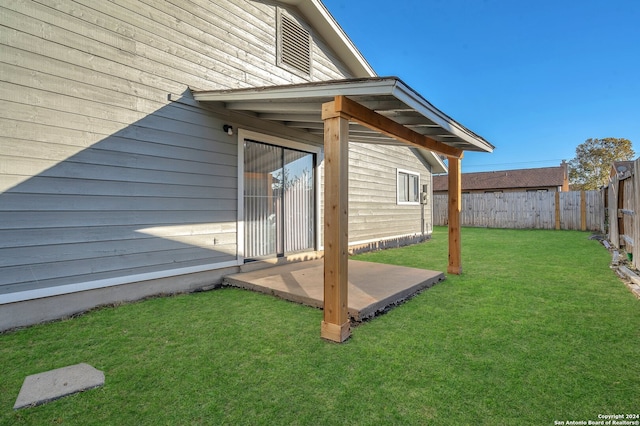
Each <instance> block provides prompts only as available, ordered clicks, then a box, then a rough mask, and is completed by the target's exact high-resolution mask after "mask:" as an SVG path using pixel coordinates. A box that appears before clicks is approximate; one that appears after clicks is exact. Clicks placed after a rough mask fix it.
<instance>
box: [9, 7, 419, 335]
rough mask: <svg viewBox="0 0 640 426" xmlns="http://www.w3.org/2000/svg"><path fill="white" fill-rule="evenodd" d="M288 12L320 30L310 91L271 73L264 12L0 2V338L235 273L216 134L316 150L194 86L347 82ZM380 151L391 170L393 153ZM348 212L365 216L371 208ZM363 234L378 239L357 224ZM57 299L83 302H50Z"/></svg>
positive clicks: (229, 171)
mask: <svg viewBox="0 0 640 426" xmlns="http://www.w3.org/2000/svg"><path fill="white" fill-rule="evenodd" d="M283 10H285V9H283ZM286 11H287V12H285V13H289V14H290V16H292V17H294V18H295V19H297V20H298V21H299V23H300V24H301V25H303V26H306V28H307V29H308V30H309V31H310V32H311V34H312V40H313V42H312V52H313V67H312V72H311V75H310V76H309V77H308V78H306V79H305V78H303V77H301V76H300V75H298V74H296V73H292V72H289V71H288V70H286V69H283V68H281V67H278V66H277V64H276V62H277V61H276V49H275V46H276V18H277V13H278V6H276V3H274V2H271V1H249V0H218V1H216V2H211V1H208V0H193V1H190V2H182V1H177V0H175V1H162V2H158V1H153V0H135V1H134V0H119V1H115V2H111V1H109V2H106V1H101V0H100V1H99V0H83V1H78V2H53V3H52V2H49V1H44V0H42V1H40V0H36V1H30V2H11V3H8V4H2V5H0V12H1V13H0V50H1V51H2V55H0V330H1V329H6V328H11V327H16V326H20V325H25V324H27V323H32V322H34V321H41V320H46V319H53V318H57V317H60V316H61V315H66V314H71V313H74V312H77V311H79V310H84V309H87V308H88V307H91V306H95V305H98V304H104V303H113V302H117V301H121V300H129V299H131V298H138V297H143V296H144V295H150V294H155V293H160V292H175V291H184V290H190V289H196V288H201V287H203V286H207V285H211V284H214V283H216V282H219V281H220V275H221V272H220V271H224V270H227V269H228V270H229V271H231V270H233V269H234V268H235V269H237V267H238V246H237V238H238V228H237V227H238V222H237V219H238V217H237V216H238V194H237V193H238V174H239V164H238V148H237V140H238V139H237V135H234V136H229V135H227V134H226V133H224V132H223V131H222V126H223V124H227V123H228V124H232V125H233V126H234V128H244V129H248V130H251V131H255V132H263V133H265V134H271V135H276V136H279V137H282V138H288V139H291V140H295V141H298V142H302V143H309V144H316V145H318V144H321V141H319V140H318V138H317V137H312V136H310V135H308V134H302V133H300V132H296V131H295V130H291V129H286V128H284V127H280V126H277V125H274V124H266V123H261V122H260V120H257V119H255V118H251V117H246V116H243V115H238V114H234V113H232V112H229V111H225V110H220V109H216V108H203V107H200V106H199V105H198V104H197V103H195V102H192V101H188V98H189V93H190V92H189V88H192V89H226V88H241V87H254V86H265V85H279V84H290V83H302V82H305V81H320V80H331V79H340V78H345V77H349V76H350V75H349V72H348V71H347V68H346V66H345V65H343V64H342V63H341V61H340V60H339V59H338V58H337V57H336V56H335V55H334V54H333V53H332V52H331V51H330V49H329V48H328V47H327V46H326V45H325V44H324V42H323V41H322V40H321V39H320V38H319V37H318V36H317V35H315V34H314V33H313V29H312V28H310V27H309V26H308V25H307V24H306V23H305V22H304V20H303V19H302V17H301V16H300V15H299V14H297V12H296V10H295V9H290V8H286ZM181 97H182V98H184V99H187V101H184V102H181V101H174V99H180V98H181ZM376 149H377V151H375V152H376V154H375V155H376V156H377V158H385V156H384V154H382V153H381V152H380V151H385V150H386V149H387V148H386V147H383V148H376ZM399 149H401V150H404V152H405V153H407V152H409V150H408V149H407V148H399ZM364 151H365V150H363V149H362V148H358V149H357V150H356V152H355V153H354V156H353V157H354V161H355V162H356V163H357V161H358V157H359V156H363V155H364V154H363V152H364ZM372 152H373V151H372ZM372 155H373V154H372ZM364 168H366V167H364ZM356 170H357V167H356ZM362 173H364V172H354V176H355V177H356V178H357V177H358V176H359V175H360V174H362ZM426 176H427V175H426V173H425V177H426ZM385 179H386V176H385ZM392 182H393V183H395V180H393V181H392ZM354 191H355V192H354V197H358V192H357V191H356V184H354ZM361 197H364V195H361ZM354 209H355V210H354V212H360V213H361V217H362V216H365V215H366V202H365V201H364V200H358V201H356V204H355V205H354ZM369 211H370V212H373V208H372V207H371V208H369ZM360 213H358V214H360ZM372 216H379V215H378V214H377V212H376V213H375V214H373V213H372ZM409 222H410V221H407V223H409ZM411 226H414V227H415V224H412V225H411ZM417 228H418V229H419V226H418V227H417ZM354 230H355V232H358V234H357V235H358V238H368V237H370V236H368V235H366V234H367V233H366V231H365V230H364V228H362V229H359V228H358V221H357V220H355V221H354ZM397 231H398V232H401V231H402V232H403V233H405V230H404V229H400V228H398V229H397ZM375 235H381V236H382V235H386V233H385V232H377V233H376V234H375ZM208 272H210V273H208ZM171 276H174V277H178V276H179V277H180V279H174V280H167V277H171ZM132 283H142V284H140V285H138V286H137V287H135V286H133V287H132V285H133V284H132ZM114 286H117V287H114ZM143 288H144V291H143V290H141V289H143ZM97 289H102V290H99V291H98V290H97ZM104 289H110V290H109V291H106V290H104ZM127 289H129V290H127ZM89 290H92V291H95V293H93V294H94V295H93V296H91V294H89V293H88V291H89ZM77 292H83V293H82V295H78V293H77ZM60 294H62V295H64V294H75V296H73V298H68V299H60V300H59V301H58V302H56V301H55V300H53V299H52V297H54V296H55V297H61V296H59V295H60ZM42 297H47V298H48V299H47V301H46V303H44V302H42V301H41V302H39V303H41V304H42V303H44V304H42V306H46V308H42V309H40V308H37V309H39V310H40V312H39V313H38V315H36V316H35V317H33V318H31V319H29V318H27V317H26V316H25V314H24V312H25V306H23V305H22V303H24V301H26V300H31V299H37V298H42ZM56 300H57V299H56ZM65 300H66V301H65ZM80 301H81V302H80ZM31 310H33V309H31ZM19 313H21V314H20V315H18V314H19Z"/></svg>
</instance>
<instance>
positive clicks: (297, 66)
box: [277, 9, 311, 77]
mask: <svg viewBox="0 0 640 426" xmlns="http://www.w3.org/2000/svg"><path fill="white" fill-rule="evenodd" d="M278 12H279V13H278V52H277V53H278V54H277V58H278V59H277V61H278V62H277V63H278V66H280V67H283V68H286V69H287V70H289V71H292V72H295V73H296V74H298V75H301V76H304V77H308V76H309V75H310V74H311V35H310V34H309V32H308V31H307V30H306V29H304V28H303V27H302V26H301V25H300V24H298V22H297V21H296V20H295V19H293V18H292V17H291V16H289V15H287V13H286V12H284V11H283V10H281V9H278Z"/></svg>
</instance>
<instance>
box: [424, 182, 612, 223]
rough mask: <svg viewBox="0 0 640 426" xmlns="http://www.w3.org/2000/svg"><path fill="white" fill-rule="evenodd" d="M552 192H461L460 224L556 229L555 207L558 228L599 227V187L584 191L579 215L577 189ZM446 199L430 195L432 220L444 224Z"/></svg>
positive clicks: (601, 205)
mask: <svg viewBox="0 0 640 426" xmlns="http://www.w3.org/2000/svg"><path fill="white" fill-rule="evenodd" d="M558 195H559V197H558V199H559V206H558V207H559V208H558V209H556V193H555V192H504V193H486V194H462V215H461V216H462V217H461V225H462V226H473V227H487V228H512V229H555V227H556V211H558V212H559V214H560V217H559V223H560V229H571V230H580V229H581V228H582V225H583V224H586V229H587V230H589V231H602V230H603V229H602V225H603V223H604V219H603V218H604V205H603V202H602V197H601V194H600V192H599V191H585V195H584V206H583V209H584V214H585V215H586V217H585V218H584V219H583V218H582V215H581V203H582V202H581V193H580V191H570V192H561V193H559V194H558ZM447 199H448V196H447V195H446V194H445V195H440V194H438V195H434V196H433V216H432V217H433V224H434V225H438V226H443V225H444V226H446V225H447V224H448V217H447V214H448V213H447Z"/></svg>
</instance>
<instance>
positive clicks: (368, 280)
mask: <svg viewBox="0 0 640 426" xmlns="http://www.w3.org/2000/svg"><path fill="white" fill-rule="evenodd" d="M323 276H324V260H323V259H318V260H311V261H307V262H298V263H290V264H286V265H280V266H274V267H270V268H266V269H260V270H256V271H251V272H241V273H239V274H233V275H228V276H226V277H225V280H224V282H225V284H226V285H230V286H233V287H240V288H245V289H249V290H254V291H259V292H262V293H267V294H273V295H275V296H278V297H281V298H283V299H286V300H290V301H293V302H297V303H301V304H304V305H308V306H313V307H316V308H322V307H323V298H324V282H323ZM444 279H445V275H444V273H442V272H438V271H429V270H425V269H417V268H407V267H404V266H395V265H385V264H381V263H372V262H362V261H358V260H349V287H348V290H347V291H348V295H349V296H348V297H349V316H350V317H351V319H352V320H353V321H356V322H358V321H362V320H365V319H367V318H370V317H373V316H375V315H376V314H377V313H380V312H384V311H386V310H387V309H389V308H390V307H392V306H394V305H397V304H398V303H400V302H402V301H404V300H406V299H407V298H409V297H411V296H413V295H414V294H416V293H418V292H419V291H421V290H423V289H425V288H428V287H431V286H433V285H434V284H437V283H438V282H440V281H442V280H444Z"/></svg>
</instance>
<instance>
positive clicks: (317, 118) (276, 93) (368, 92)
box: [193, 77, 494, 152]
mask: <svg viewBox="0 0 640 426" xmlns="http://www.w3.org/2000/svg"><path fill="white" fill-rule="evenodd" d="M340 95H342V96H346V97H348V98H349V99H351V100H353V101H355V102H357V103H359V104H361V105H363V106H365V107H367V108H369V109H370V110H373V111H375V112H377V113H378V114H381V115H383V116H385V117H387V118H389V119H391V120H393V121H395V122H397V123H399V124H402V125H403V126H405V127H407V128H409V129H411V130H413V131H414V132H417V133H420V134H422V135H425V136H428V137H429V138H431V139H433V140H436V141H438V142H441V143H443V144H445V145H448V146H451V147H454V148H457V149H460V150H463V151H480V152H492V151H493V149H494V146H493V145H491V144H490V143H489V142H487V141H486V140H485V139H484V138H482V137H481V136H479V135H477V134H475V133H474V132H472V131H471V130H469V129H467V128H466V127H464V126H463V125H461V124H460V123H458V122H456V121H455V120H453V119H452V118H451V117H449V116H448V115H446V114H445V113H443V112H442V111H440V110H439V109H437V108H436V107H434V106H433V105H432V104H431V103H429V102H428V101H427V100H426V99H425V98H423V97H422V96H421V95H420V94H419V93H418V92H416V91H415V90H413V89H412V88H411V87H409V86H407V85H406V84H405V83H404V82H403V81H401V80H400V79H399V78H397V77H373V78H362V79H347V80H334V81H322V82H313V83H303V84H292V85H283V86H268V87H259V88H247V89H231V90H211V91H194V92H193V97H194V98H195V99H196V100H197V101H199V102H212V103H214V104H216V105H218V106H220V107H223V108H225V109H228V110H234V111H242V112H245V113H248V114H250V115H252V116H256V117H258V118H261V119H263V120H271V121H275V122H279V123H281V124H284V125H286V126H290V127H292V128H297V129H301V130H305V131H307V132H309V133H311V134H316V135H318V136H320V137H322V135H324V122H323V120H322V104H323V103H325V102H330V101H332V100H333V99H334V98H335V96H340ZM349 140H350V141H351V142H360V143H375V144H387V145H403V146H406V145H407V144H406V143H405V142H401V141H398V140H396V139H394V138H393V137H390V136H387V135H384V134H382V133H379V132H376V131H374V130H371V129H369V128H367V127H365V126H362V125H360V124H357V123H350V124H349Z"/></svg>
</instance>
